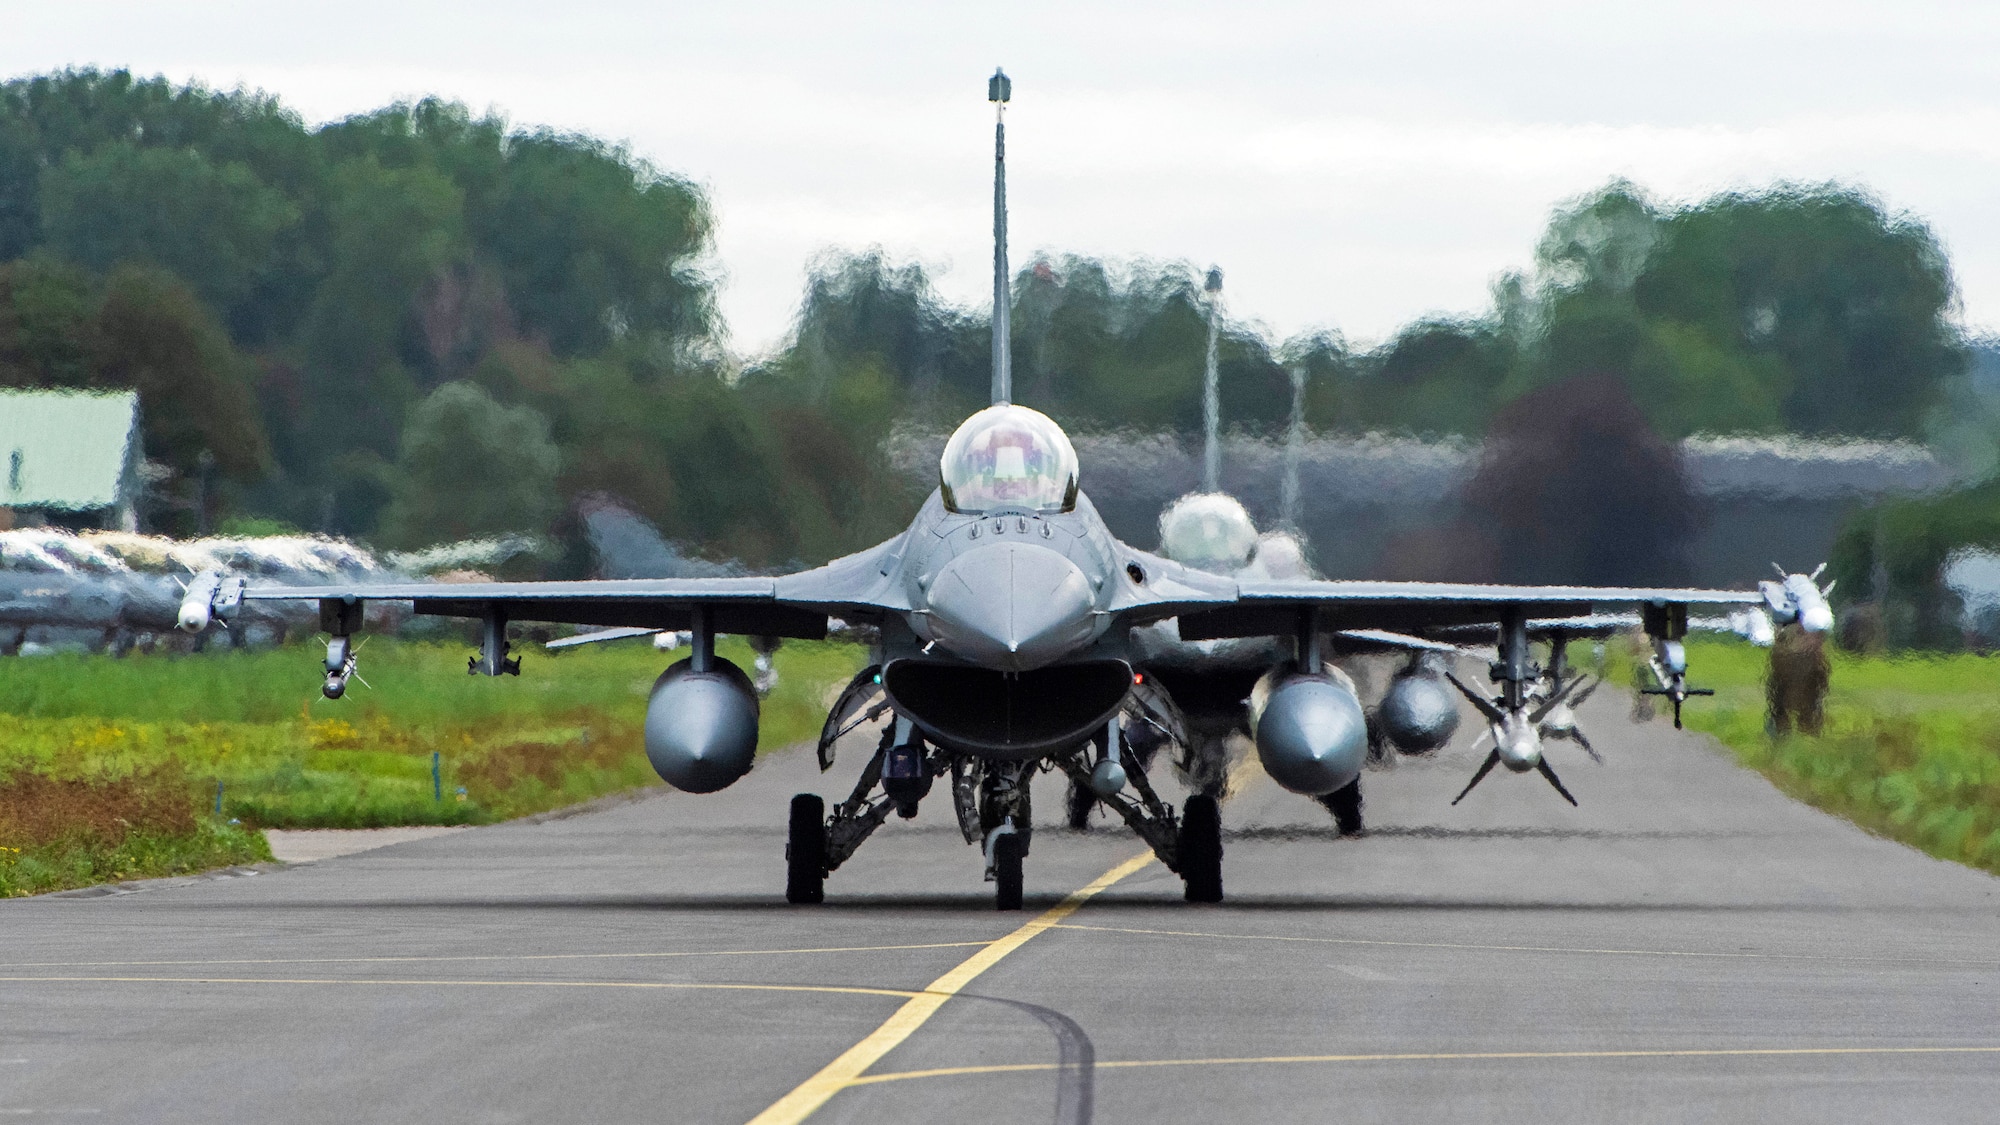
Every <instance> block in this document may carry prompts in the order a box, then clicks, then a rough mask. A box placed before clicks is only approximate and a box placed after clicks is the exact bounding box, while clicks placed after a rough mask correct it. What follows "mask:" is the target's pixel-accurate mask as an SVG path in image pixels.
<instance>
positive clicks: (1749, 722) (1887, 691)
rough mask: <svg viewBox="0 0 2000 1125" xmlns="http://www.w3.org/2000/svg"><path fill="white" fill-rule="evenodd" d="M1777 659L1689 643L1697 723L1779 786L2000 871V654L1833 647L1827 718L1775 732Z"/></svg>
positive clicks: (1877, 828) (1750, 650) (1875, 828)
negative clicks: (1699, 694)
mask: <svg viewBox="0 0 2000 1125" xmlns="http://www.w3.org/2000/svg"><path fill="white" fill-rule="evenodd" d="M1768 659H1769V654H1768V652H1767V651H1766V650H1764V649H1759V648H1754V647H1752V646H1750V645H1748V644H1745V643H1742V642H1740V641H1726V640H1713V639H1701V640H1690V642H1689V644H1688V665H1689V670H1690V675H1689V679H1690V681H1691V682H1693V683H1695V684H1698V685H1702V686H1709V687H1714V688H1715V689H1716V696H1715V698H1714V699H1696V700H1691V701H1689V703H1688V706H1687V711H1686V716H1687V725H1688V726H1689V727H1692V728H1693V729H1695V730H1699V731H1704V732H1706V733H1708V734H1712V735H1714V736H1715V737H1716V738H1717V739H1718V740H1719V741H1721V742H1722V743H1723V744H1724V745H1725V746H1728V747H1729V748H1730V749H1731V750H1732V751H1734V752H1735V754H1736V756H1737V758H1738V760H1740V761H1742V762H1743V764H1744V765H1746V766H1750V767H1751V768H1753V769H1756V770H1758V771H1759V772H1761V773H1763V774H1764V775H1765V776H1766V777H1768V778H1770V779H1771V780H1772V782H1773V783H1775V784H1776V785H1777V786H1778V787H1779V788H1780V789H1783V790H1784V791H1785V792H1787V793H1789V794H1791V795H1792V796H1794V797H1797V798H1799V799H1800V800H1803V801H1805V802H1807V803H1809V804H1812V805H1814V806H1816V807H1818V808H1822V809H1825V810H1827V811H1828V812H1833V813H1837V814H1839V815H1841V816H1845V817H1848V818H1849V819H1851V820H1853V821H1855V822H1856V823H1857V824H1860V825H1861V826H1862V827H1864V828H1867V829H1869V830H1870V831H1872V832H1875V833H1878V834H1880V835H1883V836H1887V837H1889V838H1891V839H1895V840H1900V841H1902V842H1904V843H1907V844H1911V845H1914V846H1916V847H1918V848H1921V849H1923V850H1924V851H1926V852H1928V853H1930V854H1931V855H1934V856H1937V857H1939V858H1940V859H1949V860H1954V861H1956V862H1960V863H1965V864H1970V865H1972V866H1975V867H1980V868H1984V869H1985V870H1987V871H1993V872H1996V873H2000V659H1996V658H1992V657H1982V656H1976V655H1972V654H1953V655H1937V656H1931V655H1925V656H1908V655H1906V656H1900V657H1891V656H1855V655H1850V654H1847V653H1842V652H1834V653H1833V654H1832V662H1833V678H1832V684H1831V687H1830V689H1829V691H1828V695H1827V708H1826V724H1825V728H1824V730H1823V731H1822V732H1821V733H1820V734H1819V735H1818V736H1816V737H1814V736H1807V735H1799V734H1794V735H1790V736H1788V737H1785V738H1782V739H1775V740H1774V739H1772V738H1771V737H1770V736H1769V735H1767V734H1766V733H1765V725H1764V709H1765V705H1764V670H1765V668H1766V666H1767V661H1768Z"/></svg>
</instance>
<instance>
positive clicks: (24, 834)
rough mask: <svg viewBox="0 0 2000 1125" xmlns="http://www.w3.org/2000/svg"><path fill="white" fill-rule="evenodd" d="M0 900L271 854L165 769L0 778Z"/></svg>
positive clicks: (259, 838)
mask: <svg viewBox="0 0 2000 1125" xmlns="http://www.w3.org/2000/svg"><path fill="white" fill-rule="evenodd" d="M0 841H4V842H0V898H7V897H11V896H15V895H31V894H41V893H43V892H46V891H57V890H63V889H65V888H69V887H81V886H87V885H89V884H92V883H103V882H111V881H117V880H122V879H148V878H156V877H158V876H162V875H181V874H186V873H188V872H191V871H201V870H206V869H208V868H212V867H226V866H229V865H232V864H239V863H259V862H262V861H264V860H268V859H270V858H271V849H270V848H269V847H268V846H267V845H266V844H265V842H264V836H263V834H262V833H260V832H257V831H255V830H253V829H247V828H244V827H242V826H241V825H234V824H227V823H224V822H222V821H220V820H217V819H215V818H213V817H204V816H202V815H201V814H200V801H199V799H198V798H197V796H196V795H195V793H194V791H193V790H192V789H191V787H190V785H189V783H188V779H187V778H186V776H185V775H184V774H183V773H182V772H181V771H180V770H179V769H178V768H175V767H173V766H159V767H155V768H152V769H149V770H146V771H143V772H140V773H137V774H133V775H131V776H127V777H121V778H113V779H99V780H94V781H84V780H80V779H57V778H50V777H43V776H40V775H37V774H32V773H26V772H17V773H14V774H12V775H11V776H8V777H6V778H4V779H0Z"/></svg>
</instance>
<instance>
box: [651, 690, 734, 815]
mask: <svg viewBox="0 0 2000 1125" xmlns="http://www.w3.org/2000/svg"><path fill="white" fill-rule="evenodd" d="M757 718H758V708H757V692H756V690H755V689H754V688H753V687H752V686H751V683H750V677H748V676H746V675H744V673H743V669H741V668H738V667H737V666H736V665H734V664H732V663H730V662H729V661H727V660H723V659H721V658H719V657H718V658H716V660H715V668H714V670H713V671H708V672H697V671H695V670H694V666H693V664H692V663H691V662H690V661H687V660H682V661H680V662H679V663H676V664H675V665H674V666H673V667H671V668H668V669H667V670H666V671H665V672H664V673H662V674H661V676H660V678H659V679H658V680H657V681H656V682H655V683H654V684H653V694H652V697H651V698H650V699H649V700H648V701H647V703H646V757H647V759H648V760H650V761H651V762H652V763H653V771H654V772H655V773H658V774H659V775H660V777H661V778H662V779H663V780H665V781H666V783H667V784H669V785H671V786H673V787H674V788H676V789H681V790H685V791H686V792H689V793H713V792H715V791H716V790H718V789H726V788H728V787H729V786H730V785H733V784H735V782H736V780H737V779H738V778H740V777H742V776H743V775H744V774H746V773H749V772H750V765H751V763H752V762H753V761H754V760H755V758H756V756H757Z"/></svg>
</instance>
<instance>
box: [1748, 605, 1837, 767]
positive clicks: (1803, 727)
mask: <svg viewBox="0 0 2000 1125" xmlns="http://www.w3.org/2000/svg"><path fill="white" fill-rule="evenodd" d="M1832 677H1833V667H1832V665H1831V664H1830V663H1829V662H1828V661H1827V656H1826V637H1825V635H1823V634H1820V633H1809V632H1807V631H1806V630H1804V629H1802V628H1800V627H1799V625H1798V623H1797V622H1793V623H1792V624H1789V625H1781V626H1779V628H1778V635H1777V639H1776V640H1775V641H1774V642H1773V643H1772V645H1771V670H1770V673H1769V674H1768V675H1767V676H1766V677H1765V679H1764V693H1765V698H1766V700H1767V701H1768V703H1769V705H1770V709H1769V712H1768V716H1767V718H1766V721H1765V726H1766V728H1767V729H1768V730H1769V731H1770V732H1771V735H1772V737H1774V738H1777V737H1782V736H1784V735H1787V734H1790V733H1792V731H1793V730H1794V729H1797V730H1798V731H1799V732H1800V733H1801V734H1811V735H1817V734H1818V733H1819V731H1820V726H1821V724H1822V723H1823V722H1824V721H1825V719H1826V689H1827V685H1828V683H1829V682H1830V681H1831V680H1832Z"/></svg>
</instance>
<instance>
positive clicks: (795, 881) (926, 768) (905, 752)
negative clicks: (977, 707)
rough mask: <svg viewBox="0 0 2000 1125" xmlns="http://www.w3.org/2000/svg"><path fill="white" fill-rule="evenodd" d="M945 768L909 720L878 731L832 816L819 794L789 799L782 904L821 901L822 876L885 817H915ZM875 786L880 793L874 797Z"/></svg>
mask: <svg viewBox="0 0 2000 1125" xmlns="http://www.w3.org/2000/svg"><path fill="white" fill-rule="evenodd" d="M944 769H945V756H944V753H943V752H942V751H934V750H931V749H930V748H929V747H927V746H926V745H925V744H924V740H923V738H922V737H921V736H919V735H918V734H917V733H916V732H915V731H914V730H912V729H911V727H910V724H909V721H908V720H907V719H899V720H898V721H896V722H894V723H891V724H890V725H889V728H888V729H887V730H885V731H883V732H882V743H881V745H880V746H878V747H876V749H875V756H874V757H873V758H870V759H869V761H868V764H867V765H866V766H865V767H863V768H862V770H861V778H860V780H859V781H857V782H855V784H854V792H853V793H851V794H849V796H848V798H847V800H845V801H842V802H841V803H840V804H838V805H835V806H834V807H833V814H832V815H831V816H829V815H827V813H826V802H825V801H823V800H822V799H821V798H820V797H819V795H818V794H815V793H801V794H799V795H798V796H796V797H793V798H792V813H791V823H790V826H789V829H788V831H787V833H786V838H785V901H786V902H792V903H801V904H806V903H817V902H823V901H825V899H826V877H827V876H828V875H830V874H832V873H833V872H834V871H835V870H837V869H838V868H839V867H840V865H841V864H843V863H846V862H847V860H848V859H849V857H851V856H853V855H854V853H855V852H856V851H858V850H859V849H860V847H861V845H862V843H863V842H864V841H866V840H867V839H868V837H870V836H872V835H874V834H875V830H876V829H877V828H880V827H882V823H883V822H884V821H886V820H888V819H889V814H890V813H895V814H897V815H899V816H902V817H904V818H906V819H907V818H909V817H913V816H915V815H917V805H918V803H919V802H920V801H922V800H923V799H924V796H925V794H927V793H929V792H930V788H931V779H932V778H934V777H936V776H938V775H939V774H940V773H942V772H944ZM878 785H879V786H880V787H881V793H880V795H879V796H876V795H874V794H875V790H876V787H877V786H878Z"/></svg>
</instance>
